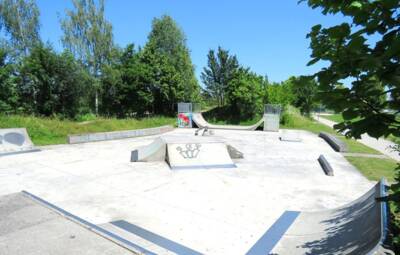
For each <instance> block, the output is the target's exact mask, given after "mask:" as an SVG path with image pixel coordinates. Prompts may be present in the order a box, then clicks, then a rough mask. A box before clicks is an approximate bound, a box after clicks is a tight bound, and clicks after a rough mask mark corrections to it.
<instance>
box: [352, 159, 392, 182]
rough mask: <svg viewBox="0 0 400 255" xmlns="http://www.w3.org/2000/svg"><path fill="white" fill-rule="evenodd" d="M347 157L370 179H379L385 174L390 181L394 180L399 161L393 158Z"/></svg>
mask: <svg viewBox="0 0 400 255" xmlns="http://www.w3.org/2000/svg"><path fill="white" fill-rule="evenodd" d="M346 159H347V160H348V161H349V162H350V163H351V164H352V165H353V166H355V167H356V168H357V169H358V170H359V171H360V172H361V173H362V174H363V175H364V176H365V177H367V178H368V179H369V180H373V181H378V180H380V178H381V177H382V176H384V177H385V178H386V179H387V180H388V181H389V182H393V181H394V177H395V168H396V167H397V162H396V161H395V160H393V159H381V158H361V157H360V158H358V157H348V156H346Z"/></svg>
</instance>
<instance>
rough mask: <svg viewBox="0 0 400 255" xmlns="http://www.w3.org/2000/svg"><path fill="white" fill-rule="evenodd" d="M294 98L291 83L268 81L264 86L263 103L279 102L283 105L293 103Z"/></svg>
mask: <svg viewBox="0 0 400 255" xmlns="http://www.w3.org/2000/svg"><path fill="white" fill-rule="evenodd" d="M294 100H295V95H294V94H293V89H292V83H290V82H288V81H285V82H281V83H277V82H274V83H270V84H267V86H266V87H265V100H264V102H265V103H268V104H279V105H281V106H282V107H284V106H286V105H290V104H293V102H294Z"/></svg>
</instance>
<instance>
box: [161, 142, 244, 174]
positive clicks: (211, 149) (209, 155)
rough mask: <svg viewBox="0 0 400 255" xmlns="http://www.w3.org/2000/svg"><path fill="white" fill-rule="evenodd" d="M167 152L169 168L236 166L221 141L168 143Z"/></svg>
mask: <svg viewBox="0 0 400 255" xmlns="http://www.w3.org/2000/svg"><path fill="white" fill-rule="evenodd" d="M167 153H168V157H167V160H168V163H169V165H170V167H171V169H199V168H232V167H236V166H235V164H234V163H233V161H232V159H231V157H230V155H229V153H228V148H227V146H226V144H225V143H221V142H205V143H204V142H203V143H199V142H194V143H168V144H167Z"/></svg>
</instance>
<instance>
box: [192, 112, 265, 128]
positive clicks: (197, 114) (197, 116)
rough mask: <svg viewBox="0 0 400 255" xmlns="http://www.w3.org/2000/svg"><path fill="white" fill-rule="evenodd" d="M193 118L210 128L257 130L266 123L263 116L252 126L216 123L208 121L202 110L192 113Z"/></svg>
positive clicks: (204, 126) (202, 125)
mask: <svg viewBox="0 0 400 255" xmlns="http://www.w3.org/2000/svg"><path fill="white" fill-rule="evenodd" d="M192 120H193V122H194V123H195V124H196V125H197V127H199V128H206V127H207V128H209V129H229V130H256V129H257V128H258V127H259V126H261V125H262V124H263V123H264V118H261V119H260V120H259V121H258V122H257V123H256V124H254V125H250V126H239V125H214V124H210V123H208V122H207V121H206V120H205V119H204V117H203V115H202V114H201V112H194V113H192Z"/></svg>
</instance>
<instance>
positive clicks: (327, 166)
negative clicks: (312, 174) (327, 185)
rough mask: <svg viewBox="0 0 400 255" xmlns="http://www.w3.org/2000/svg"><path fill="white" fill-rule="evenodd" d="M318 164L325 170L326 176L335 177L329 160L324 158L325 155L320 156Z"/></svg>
mask: <svg viewBox="0 0 400 255" xmlns="http://www.w3.org/2000/svg"><path fill="white" fill-rule="evenodd" d="M318 162H319V164H320V165H321V167H322V169H323V170H324V172H325V174H326V175H328V176H333V168H332V166H331V165H330V164H329V162H328V160H326V158H325V157H324V155H320V156H319V158H318Z"/></svg>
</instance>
